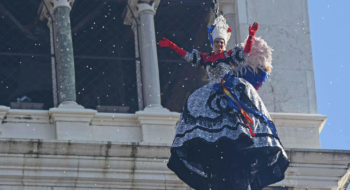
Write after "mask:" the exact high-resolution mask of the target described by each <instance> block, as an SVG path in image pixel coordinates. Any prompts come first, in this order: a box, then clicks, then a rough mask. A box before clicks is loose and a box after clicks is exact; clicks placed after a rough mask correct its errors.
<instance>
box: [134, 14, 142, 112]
mask: <svg viewBox="0 0 350 190" xmlns="http://www.w3.org/2000/svg"><path fill="white" fill-rule="evenodd" d="M131 28H132V30H133V32H134V41H135V59H136V61H135V64H136V65H135V67H136V84H137V103H138V107H139V110H142V109H143V106H144V104H143V94H142V75H141V62H140V50H139V41H140V39H139V36H138V35H139V26H138V24H137V22H136V21H135V20H134V21H133V22H132V25H131Z"/></svg>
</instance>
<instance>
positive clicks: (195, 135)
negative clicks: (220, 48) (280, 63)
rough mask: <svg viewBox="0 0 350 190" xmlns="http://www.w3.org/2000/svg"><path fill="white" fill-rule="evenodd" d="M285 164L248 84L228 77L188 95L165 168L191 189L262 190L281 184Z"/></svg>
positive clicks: (265, 115)
mask: <svg viewBox="0 0 350 190" xmlns="http://www.w3.org/2000/svg"><path fill="white" fill-rule="evenodd" d="M224 87H227V88H226V89H227V90H228V91H229V93H230V94H231V95H232V96H233V97H234V98H235V99H236V100H235V101H232V100H230V98H229V97H228V96H227V94H225V93H224V91H223V88H224ZM241 109H243V110H245V112H246V113H247V114H248V117H249V119H250V120H252V122H251V123H250V124H249V123H248V122H247V118H246V117H247V116H245V114H244V113H243V112H242V110H241ZM288 164H289V161H288V158H287V155H286V152H285V151H284V149H283V146H282V144H281V142H280V140H279V138H278V136H277V132H276V131H275V128H274V125H273V122H272V121H271V118H270V115H269V113H268V112H267V110H266V108H265V106H264V104H263V102H262V100H261V98H260V97H259V95H258V94H257V92H256V90H255V89H254V87H253V86H252V85H251V84H250V83H249V82H247V81H246V80H244V79H242V78H237V77H232V78H231V79H230V80H229V81H227V82H226V85H224V86H223V85H222V86H221V87H219V88H218V84H216V87H215V85H213V83H209V84H207V85H205V86H203V87H201V88H199V89H197V90H196V91H195V92H193V93H192V94H191V95H190V96H189V98H188V100H187V103H186V104H185V106H184V108H183V112H182V114H181V117H180V120H179V122H178V125H177V129H176V135H175V139H174V142H173V145H172V147H171V157H170V159H169V162H168V167H169V168H170V169H171V170H173V171H174V172H175V173H176V175H177V176H178V177H179V178H180V179H181V180H183V181H184V182H185V183H186V184H188V185H189V186H190V187H192V188H194V189H198V190H206V189H208V190H209V189H211V190H233V189H242V190H243V189H262V188H263V187H266V186H267V185H270V184H273V183H275V182H278V181H280V180H282V179H283V178H284V172H285V170H286V169H287V167H288Z"/></svg>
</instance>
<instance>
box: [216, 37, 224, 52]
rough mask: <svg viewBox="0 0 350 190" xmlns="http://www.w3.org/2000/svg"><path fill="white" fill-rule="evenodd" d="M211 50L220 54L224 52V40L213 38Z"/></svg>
mask: <svg viewBox="0 0 350 190" xmlns="http://www.w3.org/2000/svg"><path fill="white" fill-rule="evenodd" d="M213 50H214V52H215V53H220V52H222V51H223V50H225V40H224V39H222V38H215V40H214V47H213Z"/></svg>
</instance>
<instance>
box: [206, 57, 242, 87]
mask: <svg viewBox="0 0 350 190" xmlns="http://www.w3.org/2000/svg"><path fill="white" fill-rule="evenodd" d="M235 68H236V67H235V66H234V65H232V64H228V63H225V62H219V63H218V64H217V65H216V66H215V67H212V66H209V65H208V66H207V67H206V70H207V73H208V77H209V80H210V82H211V83H217V82H220V80H221V79H222V77H224V76H225V75H226V74H228V73H231V74H233V73H234V71H235Z"/></svg>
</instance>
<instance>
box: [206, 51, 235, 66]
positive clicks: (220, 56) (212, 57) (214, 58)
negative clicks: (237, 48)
mask: <svg viewBox="0 0 350 190" xmlns="http://www.w3.org/2000/svg"><path fill="white" fill-rule="evenodd" d="M224 52H225V51H222V52H220V53H218V54H214V53H212V54H211V55H210V56H209V57H208V55H209V53H201V56H202V58H203V62H204V63H206V62H212V63H214V62H215V61H217V60H219V59H225V58H226V56H225V54H224ZM231 52H232V49H230V50H228V51H227V54H228V55H231Z"/></svg>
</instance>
